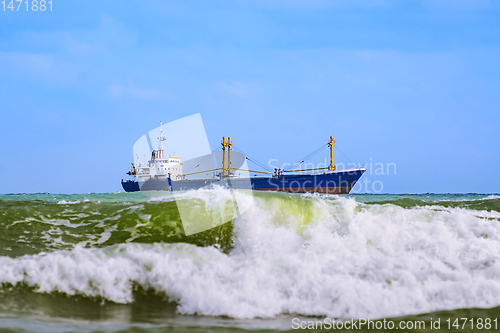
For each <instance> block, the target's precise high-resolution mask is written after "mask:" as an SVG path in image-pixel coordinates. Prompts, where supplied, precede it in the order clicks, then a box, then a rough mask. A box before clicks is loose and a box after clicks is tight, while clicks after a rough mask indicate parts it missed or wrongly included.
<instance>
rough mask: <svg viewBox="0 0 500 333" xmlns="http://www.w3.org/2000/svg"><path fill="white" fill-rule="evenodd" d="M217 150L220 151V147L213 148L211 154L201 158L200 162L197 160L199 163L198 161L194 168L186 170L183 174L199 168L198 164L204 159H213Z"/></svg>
mask: <svg viewBox="0 0 500 333" xmlns="http://www.w3.org/2000/svg"><path fill="white" fill-rule="evenodd" d="M218 149H220V147H219V148H215V149H214V150H212V152H211V153H210V154H208V155H206V156H205V157H203V158H202V159H201V160H199V161H198V163H196V165H195V166H193V167H190V168H189V169H187V170H185V171H183V172H184V173H186V172H189V171H191V170H194V169H195V168H197V167H199V166H200V164H201V162H203V161H204V160H206V159H207V158H209V157H213V154H214V152H215V151H216V150H218Z"/></svg>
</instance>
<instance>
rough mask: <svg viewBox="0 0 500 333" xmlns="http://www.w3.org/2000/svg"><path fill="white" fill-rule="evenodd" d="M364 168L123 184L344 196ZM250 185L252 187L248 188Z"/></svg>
mask: <svg viewBox="0 0 500 333" xmlns="http://www.w3.org/2000/svg"><path fill="white" fill-rule="evenodd" d="M365 171H366V170H365V169H352V170H343V171H333V172H328V173H321V174H312V175H304V174H302V175H301V174H299V175H285V176H277V177H255V178H250V182H248V178H247V179H240V178H232V179H228V180H222V181H217V180H212V179H199V180H179V181H169V180H161V181H160V180H158V181H155V180H150V181H147V182H144V183H143V184H141V186H139V183H138V182H136V181H123V180H122V186H123V189H124V190H125V191H126V192H136V191H140V190H142V191H170V190H172V191H187V190H194V189H199V188H203V187H208V186H210V185H215V184H220V185H223V186H226V185H227V186H230V187H232V188H235V189H252V190H257V191H280V192H291V193H331V194H347V193H349V192H350V191H351V189H352V188H353V186H354V185H355V184H356V182H357V181H358V180H359V178H360V177H361V176H362V175H363V173H364V172H365ZM250 186H251V187H250Z"/></svg>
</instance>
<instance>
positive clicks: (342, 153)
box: [335, 146, 356, 167]
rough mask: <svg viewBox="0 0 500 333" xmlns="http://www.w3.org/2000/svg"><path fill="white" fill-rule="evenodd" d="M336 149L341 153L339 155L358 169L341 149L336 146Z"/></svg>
mask: <svg viewBox="0 0 500 333" xmlns="http://www.w3.org/2000/svg"><path fill="white" fill-rule="evenodd" d="M335 148H336V149H337V150H338V151H339V153H341V154H342V156H344V157H345V158H346V159H347V160H348V161H349V163H351V164H352V165H354V167H356V164H354V163H353V162H352V161H351V160H350V159H349V158H348V157H347V156H345V155H344V153H343V152H342V151H341V150H340V149H339V147H337V146H335Z"/></svg>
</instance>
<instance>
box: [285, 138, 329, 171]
mask: <svg viewBox="0 0 500 333" xmlns="http://www.w3.org/2000/svg"><path fill="white" fill-rule="evenodd" d="M326 147H328V145H324V144H323V145H321V147H319V148H318V149H316V150H315V151H313V152H312V153H310V154H309V155H306V156H305V157H303V158H301V159H299V160H298V161H297V162H295V163H293V164H292V165H290V166H289V167H288V168H286V169H284V170H283V171H286V170H290V168H292V167H293V166H294V165H296V164H300V163H303V162H304V161H305V160H307V159H309V158H311V157H313V156H315V155H317V154H319V153H320V152H321V151H322V150H323V149H325V148H326Z"/></svg>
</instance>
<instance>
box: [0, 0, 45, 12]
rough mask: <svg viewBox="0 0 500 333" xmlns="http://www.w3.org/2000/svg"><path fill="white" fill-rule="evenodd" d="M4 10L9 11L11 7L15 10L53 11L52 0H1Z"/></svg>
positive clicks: (11, 9)
mask: <svg viewBox="0 0 500 333" xmlns="http://www.w3.org/2000/svg"><path fill="white" fill-rule="evenodd" d="M0 4H1V5H2V9H3V11H4V12H5V11H8V10H9V9H10V11H11V12H13V11H20V10H22V11H27V12H29V11H32V12H38V11H41V12H44V11H46V10H48V11H52V0H48V1H45V0H2V1H1V2H0Z"/></svg>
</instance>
